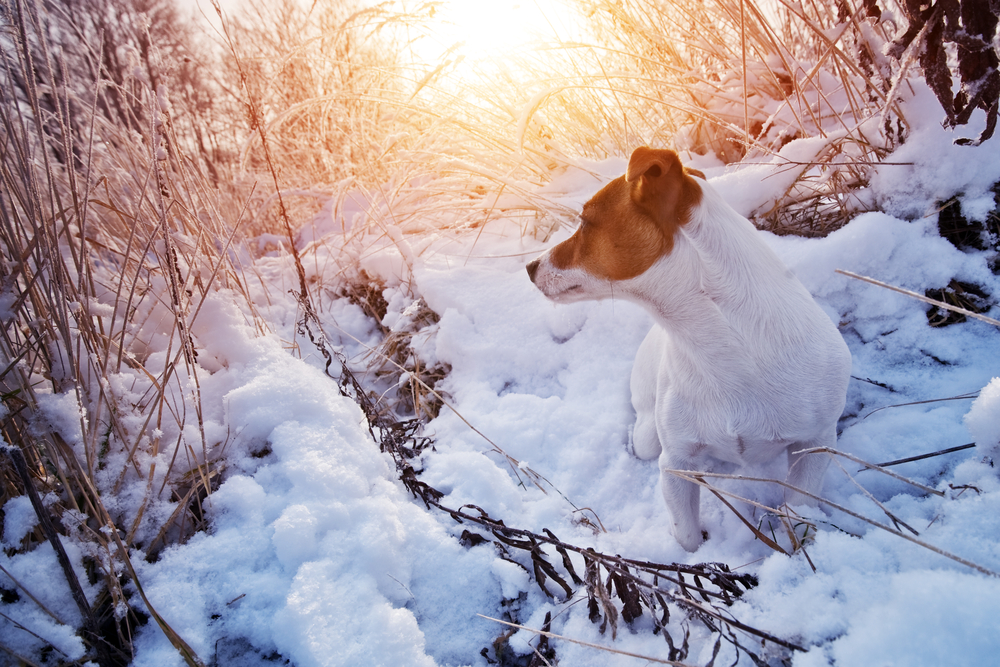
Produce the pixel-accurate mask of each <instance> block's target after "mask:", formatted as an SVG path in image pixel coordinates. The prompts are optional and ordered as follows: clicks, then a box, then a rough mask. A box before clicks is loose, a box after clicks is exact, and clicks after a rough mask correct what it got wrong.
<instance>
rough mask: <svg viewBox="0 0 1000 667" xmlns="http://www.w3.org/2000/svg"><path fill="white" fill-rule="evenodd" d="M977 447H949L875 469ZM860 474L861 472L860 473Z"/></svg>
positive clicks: (973, 445) (878, 465)
mask: <svg viewBox="0 0 1000 667" xmlns="http://www.w3.org/2000/svg"><path fill="white" fill-rule="evenodd" d="M975 446H976V443H974V442H970V443H969V444H967V445H959V446H958V447H949V448H948V449H942V450H940V451H937V452H931V453H930V454H921V455H920V456H910V457H908V458H905V459H897V460H895V461H886V462H885V463H876V464H875V467H878V468H885V467H887V466H896V465H899V464H900V463H911V462H913V461H922V460H923V459H930V458H933V457H935V456H942V455H944V454H951V453H952V452H960V451H962V450H964V449H972V448H973V447H975ZM859 472H860V471H859Z"/></svg>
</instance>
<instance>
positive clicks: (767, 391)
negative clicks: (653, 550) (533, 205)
mask: <svg viewBox="0 0 1000 667" xmlns="http://www.w3.org/2000/svg"><path fill="white" fill-rule="evenodd" d="M527 270H528V275H529V276H530V278H531V281H532V282H533V283H535V285H536V286H537V287H538V289H540V290H541V291H542V293H543V294H544V295H545V296H547V297H548V298H550V299H552V300H553V301H555V302H557V303H571V302H574V301H583V300H587V299H604V298H608V297H614V298H623V299H627V300H630V301H634V302H636V303H638V304H640V305H642V306H643V307H644V308H646V310H648V311H649V312H650V313H651V314H652V315H653V317H654V318H655V321H656V324H654V326H653V328H652V330H651V331H650V332H649V334H648V335H647V336H646V339H645V340H644V341H643V343H642V345H641V346H640V347H639V352H638V354H637V355H636V359H635V363H634V366H633V368H632V381H631V388H632V405H633V406H634V408H635V411H636V415H637V418H636V423H635V428H634V429H633V436H632V441H633V451H634V452H635V454H636V456H638V457H639V458H641V459H653V458H655V457H657V456H659V464H660V471H661V472H660V485H661V487H662V489H663V498H664V500H665V501H666V504H667V508H668V509H669V510H670V514H671V519H672V523H673V532H674V537H675V538H676V539H677V541H678V542H679V543H680V544H681V546H683V547H684V548H685V549H687V550H688V551H694V550H696V549H697V548H698V546H699V545H700V544H701V543H702V541H703V540H704V539H705V535H704V534H703V532H702V528H701V525H700V521H699V501H698V496H699V493H698V491H699V487H698V486H697V485H696V484H694V483H692V482H689V481H686V480H683V479H681V478H679V477H677V476H675V475H672V474H670V473H669V472H667V471H669V470H677V469H681V470H693V471H699V470H701V471H704V470H706V469H707V468H708V465H709V462H710V461H711V460H713V459H715V460H719V461H724V462H728V463H732V464H736V465H738V466H747V465H750V466H753V465H760V464H763V463H767V462H769V461H772V460H775V459H776V458H777V457H779V456H781V455H782V453H783V452H787V456H788V478H787V482H788V484H790V485H791V486H794V487H797V488H799V489H803V490H805V491H808V492H811V493H817V492H818V491H819V490H820V487H821V486H822V483H823V475H824V473H825V471H826V464H827V462H828V459H827V457H826V455H824V454H812V455H803V454H800V453H799V452H800V451H801V450H805V449H809V448H812V447H825V446H828V447H833V446H834V445H835V444H836V441H837V420H838V419H839V417H840V415H841V413H842V412H843V410H844V403H845V396H846V393H847V382H848V378H849V376H850V370H851V355H850V352H849V351H848V349H847V345H846V344H845V343H844V340H843V338H842V337H841V336H840V333H839V332H838V331H837V329H836V327H835V326H834V324H833V322H831V321H830V318H829V317H828V316H827V315H826V313H824V312H823V311H822V310H821V309H820V308H819V306H817V305H816V303H815V302H814V301H813V299H812V297H811V296H810V295H809V293H808V292H807V291H806V289H805V287H804V286H803V285H802V283H800V282H799V281H798V279H797V278H796V277H795V276H794V275H793V274H792V272H791V271H790V270H789V269H788V268H786V267H785V265H784V264H783V263H782V262H781V260H780V259H778V257H777V255H775V254H774V252H773V251H772V250H771V249H770V248H769V247H768V246H767V244H765V243H764V241H763V240H762V239H761V237H760V235H759V234H758V232H757V230H756V229H755V228H754V226H753V225H752V224H751V223H750V222H749V221H748V220H747V219H746V218H744V217H743V216H741V215H740V214H738V213H737V212H736V211H734V210H733V209H732V208H731V207H730V206H729V205H728V204H727V203H726V202H725V201H724V200H723V199H722V197H721V196H720V195H719V194H718V193H717V192H716V191H715V190H714V189H713V188H712V187H711V186H710V185H708V183H707V182H706V181H705V178H704V175H703V174H702V173H701V172H699V171H697V170H695V169H685V168H684V167H683V166H681V162H680V159H679V158H678V157H677V154H676V153H675V152H673V151H670V150H656V149H651V148H647V147H641V148H637V149H636V150H635V152H633V153H632V157H631V159H630V160H629V164H628V171H627V172H626V173H625V176H623V177H619V178H616V179H615V180H613V181H611V182H610V183H608V185H606V186H605V187H604V188H603V189H601V190H600V191H599V192H598V193H597V194H596V195H594V197H593V198H591V200H590V201H588V202H587V203H586V204H584V207H583V212H582V213H581V215H580V227H579V229H577V231H576V232H575V233H574V234H573V236H571V237H570V238H569V239H567V240H565V241H563V242H562V243H560V244H559V245H557V246H555V247H554V248H552V249H550V250H549V251H548V252H546V253H545V254H543V255H542V256H541V257H539V258H538V259H536V260H534V261H533V262H531V263H530V264H528V266H527ZM790 501H792V502H793V503H803V502H805V503H810V504H814V503H812V502H810V500H809V499H808V498H807V497H805V496H802V495H801V494H793V496H792V497H791V498H790Z"/></svg>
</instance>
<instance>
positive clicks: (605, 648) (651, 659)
mask: <svg viewBox="0 0 1000 667" xmlns="http://www.w3.org/2000/svg"><path fill="white" fill-rule="evenodd" d="M476 616H478V617H479V618H485V619H486V620H487V621H494V622H495V623H501V624H503V625H506V626H508V627H511V628H517V629H518V630H526V631H528V632H531V633H534V634H536V635H540V636H542V637H548V638H549V639H561V640H562V641H566V642H570V643H572V644H579V645H580V646H586V647H587V648H594V649H597V650H599V651H606V652H607V653H615V654H617V655H627V656H629V657H630V658H638V659H639V660H646V661H648V662H655V663H656V664H658V665H674V666H675V667H693V666H692V665H691V664H690V663H686V662H677V661H676V660H664V659H663V658H654V657H653V656H649V655H641V654H639V653H630V652H629V651H622V650H620V649H616V648H610V647H608V646H601V645H600V644H591V643H590V642H585V641H582V640H580V639H573V638H572V637H566V636H565V635H557V634H555V633H554V632H546V631H545V630H537V629H535V628H529V627H528V626H526V625H519V624H517V623H511V622H510V621H501V620H500V619H499V618H493V617H492V616H484V615H483V614H476Z"/></svg>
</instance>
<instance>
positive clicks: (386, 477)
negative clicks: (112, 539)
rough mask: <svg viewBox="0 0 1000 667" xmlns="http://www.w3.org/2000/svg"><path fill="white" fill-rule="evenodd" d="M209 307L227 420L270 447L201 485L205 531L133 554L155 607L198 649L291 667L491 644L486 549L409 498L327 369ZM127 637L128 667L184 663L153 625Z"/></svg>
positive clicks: (394, 661)
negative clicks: (243, 651)
mask: <svg viewBox="0 0 1000 667" xmlns="http://www.w3.org/2000/svg"><path fill="white" fill-rule="evenodd" d="M206 308H207V309H208V311H209V312H206V314H205V317H206V318H207V319H208V320H210V321H211V322H212V329H213V333H212V334H211V335H204V336H203V337H202V339H201V341H202V342H203V343H204V344H205V347H206V350H208V351H210V352H212V353H214V354H216V355H218V356H222V357H223V358H224V361H225V365H226V367H227V370H224V371H219V372H218V373H216V374H215V375H213V376H212V380H213V382H214V383H215V384H216V386H215V391H217V392H218V396H219V398H220V399H221V401H222V403H223V404H224V406H225V408H224V409H225V413H226V414H225V419H226V423H228V424H232V425H233V426H234V428H235V429H238V433H237V434H236V438H237V439H238V440H240V441H243V442H245V443H253V444H252V445H251V448H252V449H253V450H254V451H257V450H258V449H259V448H260V447H261V446H262V445H264V444H265V443H266V445H267V446H268V447H269V449H270V453H269V454H267V455H266V457H265V458H264V459H263V463H261V464H260V465H259V466H258V467H257V468H256V470H254V471H253V472H251V473H248V474H233V475H230V476H229V477H228V479H227V480H226V481H225V482H224V483H223V484H222V486H221V488H219V490H218V491H217V492H215V493H213V494H212V496H211V498H210V499H209V501H208V502H209V507H210V513H209V516H210V523H211V530H210V531H209V532H207V533H197V534H196V535H194V536H193V537H192V538H191V540H190V541H189V542H187V543H186V544H184V545H181V546H175V547H172V548H170V549H167V550H166V551H164V552H163V553H162V554H161V556H160V558H159V560H158V561H157V562H156V563H152V564H149V563H145V562H144V561H142V559H141V558H135V559H134V562H135V563H136V565H137V567H138V570H139V576H140V578H141V581H142V582H143V587H144V589H145V592H146V595H147V596H148V597H149V599H150V601H151V603H152V605H153V606H154V607H155V609H156V610H157V612H159V613H160V614H161V615H162V616H163V617H164V618H165V619H166V620H167V622H168V623H169V624H170V625H171V627H173V628H174V629H175V630H176V631H177V632H178V633H179V634H180V635H181V636H182V637H184V639H185V640H186V641H187V642H188V643H189V644H190V645H191V646H192V648H193V649H194V650H195V652H196V653H198V655H200V656H202V658H203V659H210V658H211V656H213V655H214V653H215V651H216V649H217V646H216V643H217V642H218V641H219V640H220V639H223V640H224V639H227V638H240V637H243V638H247V639H249V640H250V642H251V643H252V644H253V646H254V647H255V649H256V650H257V651H258V652H260V653H261V654H263V655H268V654H270V653H271V652H273V651H277V652H279V653H280V654H281V655H283V656H284V657H286V658H288V659H290V660H291V661H292V663H293V664H295V665H299V666H309V665H358V664H371V665H433V664H435V663H434V660H432V659H431V658H430V657H428V656H427V654H426V653H425V642H426V639H425V637H427V636H432V637H434V638H435V641H436V644H437V651H438V655H441V656H442V657H443V658H444V659H445V660H447V661H449V662H462V661H463V660H464V658H463V657H462V655H463V654H464V653H465V652H466V650H467V647H466V646H465V645H464V643H462V642H468V641H473V642H479V643H481V644H483V645H486V644H488V643H489V641H490V637H491V631H492V628H491V627H489V625H488V624H487V623H486V622H485V621H482V622H481V623H478V624H477V623H475V622H470V621H469V620H468V619H469V618H470V617H474V613H475V612H481V611H492V610H493V609H494V607H495V606H496V604H497V601H498V600H499V593H500V591H499V586H498V585H497V584H496V583H492V579H490V578H487V579H486V580H485V581H484V580H483V573H484V572H489V569H490V560H491V559H489V558H486V557H485V556H486V555H487V552H485V551H484V550H479V551H466V550H464V549H463V548H462V547H461V546H460V545H459V544H458V542H457V541H456V540H454V539H452V538H451V537H450V536H449V535H448V534H447V533H446V532H445V530H444V528H442V526H441V524H440V523H439V522H438V521H436V520H435V519H434V518H433V517H432V516H431V515H429V514H428V513H427V512H426V511H424V510H423V509H422V508H421V507H420V506H418V505H415V504H413V503H412V502H410V500H409V499H408V498H407V497H406V495H405V493H404V491H403V489H402V488H401V487H400V485H399V484H398V483H397V482H396V481H395V479H394V476H393V470H392V465H391V461H390V460H389V459H388V458H387V457H386V456H385V455H383V454H381V453H380V452H379V450H378V447H377V446H376V445H375V444H374V442H373V441H372V439H371V437H370V435H368V432H367V429H366V427H365V426H364V421H365V420H364V416H363V415H362V413H361V411H360V409H359V408H358V407H357V405H355V404H354V403H353V402H352V401H351V400H349V399H347V398H344V397H343V396H341V395H340V393H339V391H338V389H337V387H336V384H335V383H334V382H333V381H332V380H330V379H329V378H328V377H326V376H325V375H324V374H323V373H322V372H321V371H319V370H317V369H316V368H313V367H311V366H309V365H307V364H306V363H304V362H301V361H299V360H297V359H294V358H293V357H292V356H291V355H290V354H289V353H288V352H287V351H286V350H284V349H282V347H281V345H280V342H279V341H278V340H277V339H275V338H273V337H265V338H254V337H253V335H252V332H251V331H249V330H248V329H247V328H245V327H244V326H243V325H242V324H240V320H241V315H239V314H238V313H237V312H236V310H235V307H234V306H233V305H232V304H231V302H229V303H227V302H226V301H225V300H224V299H222V298H219V299H215V300H213V301H212V302H211V303H209V304H208V305H207V306H206ZM222 385H228V387H225V388H224V387H223V386H222ZM459 591H461V594H460V595H459V594H458V592H459ZM418 621H419V625H418ZM459 622H460V623H461V627H462V629H463V630H462V634H463V635H464V637H460V638H459V640H460V646H459V647H458V648H457V649H456V648H453V647H451V646H450V645H449V643H450V642H451V641H452V640H451V639H450V636H451V634H452V632H453V628H454V627H455V625H456V623H459ZM135 647H136V660H135V663H134V664H135V665H137V666H138V665H150V666H152V665H155V666H157V667H164V666H167V665H181V664H183V663H182V660H181V658H180V656H179V655H178V653H177V652H176V651H175V650H174V649H173V647H172V646H171V645H170V644H169V643H168V642H167V641H166V638H165V637H164V636H163V634H162V633H161V632H160V631H159V629H158V628H156V627H155V625H154V624H152V623H150V624H149V625H148V626H147V627H145V628H143V629H142V630H141V631H140V632H139V635H138V637H137V639H136V642H135Z"/></svg>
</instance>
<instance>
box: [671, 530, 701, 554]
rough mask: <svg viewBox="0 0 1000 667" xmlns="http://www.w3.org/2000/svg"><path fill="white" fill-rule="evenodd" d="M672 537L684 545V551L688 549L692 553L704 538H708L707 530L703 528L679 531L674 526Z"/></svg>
mask: <svg viewBox="0 0 1000 667" xmlns="http://www.w3.org/2000/svg"><path fill="white" fill-rule="evenodd" d="M674 539H676V540H677V542H678V543H679V544H680V545H681V546H682V547H684V550H685V551H690V552H691V553H694V552H695V551H697V550H698V547H700V546H701V545H702V544H703V543H704V542H705V540H707V539H708V531H705V530H690V531H680V530H678V529H677V528H676V527H675V528H674Z"/></svg>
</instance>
